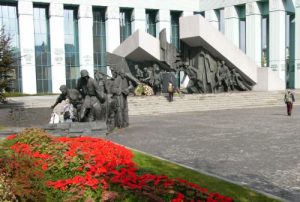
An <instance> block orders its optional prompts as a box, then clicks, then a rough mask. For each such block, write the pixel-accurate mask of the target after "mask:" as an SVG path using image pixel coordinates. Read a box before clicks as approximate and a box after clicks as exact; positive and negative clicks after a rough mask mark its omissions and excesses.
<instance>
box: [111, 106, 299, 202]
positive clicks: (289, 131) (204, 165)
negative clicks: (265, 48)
mask: <svg viewBox="0 0 300 202" xmlns="http://www.w3.org/2000/svg"><path fill="white" fill-rule="evenodd" d="M299 122H300V108H297V107H296V108H295V110H294V114H293V116H292V117H288V116H286V111H285V107H284V106H283V107H272V108H256V109H245V110H222V111H208V112H194V113H178V114H169V115H160V116H144V117H141V116H135V117H131V126H130V127H129V128H128V129H126V130H120V131H119V132H117V133H115V134H111V135H109V136H108V138H109V139H111V140H113V141H115V142H118V143H120V144H123V145H126V146H128V147H131V148H135V149H138V150H141V151H143V152H146V153H149V154H152V155H155V156H159V157H162V158H164V159H167V160H170V161H174V162H177V163H180V164H184V165H186V166H190V167H192V168H195V169H197V170H200V171H205V172H207V173H210V174H213V175H216V176H221V177H222V178H225V179H228V180H230V181H233V182H237V183H239V184H242V185H246V186H249V187H251V188H254V189H256V190H259V191H263V192H266V193H270V194H273V195H275V196H278V197H281V198H283V199H286V200H288V201H295V202H296V201H299V200H300V156H299V153H300V132H299V131H300V124H299Z"/></svg>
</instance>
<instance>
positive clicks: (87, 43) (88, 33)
mask: <svg viewBox="0 0 300 202" xmlns="http://www.w3.org/2000/svg"><path fill="white" fill-rule="evenodd" d="M78 18H79V19H78V36H79V37H78V38H79V61H80V70H82V69H86V70H87V71H88V72H89V74H90V76H91V77H94V54H93V53H94V46H93V10H92V6H91V5H84V4H81V5H80V6H79V12H78Z"/></svg>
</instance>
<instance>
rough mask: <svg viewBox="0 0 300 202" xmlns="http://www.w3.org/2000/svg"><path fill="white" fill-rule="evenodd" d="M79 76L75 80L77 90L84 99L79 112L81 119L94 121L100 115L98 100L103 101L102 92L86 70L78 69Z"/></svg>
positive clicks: (99, 117)
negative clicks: (76, 80)
mask: <svg viewBox="0 0 300 202" xmlns="http://www.w3.org/2000/svg"><path fill="white" fill-rule="evenodd" d="M80 75H81V77H80V78H79V79H78V82H77V90H78V91H79V92H80V93H81V95H82V97H83V99H84V101H83V105H82V110H81V114H80V120H81V121H94V120H99V119H101V117H102V114H101V106H100V102H102V103H103V102H104V101H105V95H104V92H103V91H102V90H101V89H100V87H99V85H98V84H97V82H96V81H95V80H94V79H93V78H91V77H90V76H89V73H88V71H87V70H85V69H83V70H81V71H80Z"/></svg>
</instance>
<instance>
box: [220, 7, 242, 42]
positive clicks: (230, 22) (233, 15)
mask: <svg viewBox="0 0 300 202" xmlns="http://www.w3.org/2000/svg"><path fill="white" fill-rule="evenodd" d="M224 18H225V36H226V38H228V39H229V40H230V41H232V43H233V44H234V45H236V46H237V47H239V42H240V36H239V28H240V26H239V15H238V12H237V9H236V8H235V6H229V7H225V8H224Z"/></svg>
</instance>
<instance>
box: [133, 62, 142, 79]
mask: <svg viewBox="0 0 300 202" xmlns="http://www.w3.org/2000/svg"><path fill="white" fill-rule="evenodd" d="M134 70H135V77H136V78H137V79H138V80H139V81H141V80H142V79H143V77H144V74H143V71H142V70H140V68H139V65H134Z"/></svg>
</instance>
